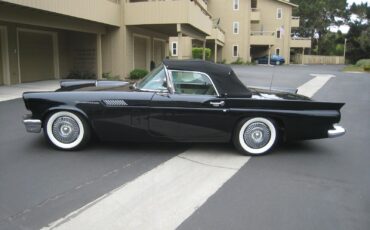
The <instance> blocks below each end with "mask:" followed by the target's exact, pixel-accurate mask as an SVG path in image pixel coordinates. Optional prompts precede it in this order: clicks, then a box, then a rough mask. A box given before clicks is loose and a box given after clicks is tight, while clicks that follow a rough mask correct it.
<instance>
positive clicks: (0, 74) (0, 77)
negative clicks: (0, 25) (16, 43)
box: [0, 31, 4, 85]
mask: <svg viewBox="0 0 370 230" xmlns="http://www.w3.org/2000/svg"><path fill="white" fill-rule="evenodd" d="M1 42H2V41H1V31H0V85H3V84H4V66H3V49H2V47H1Z"/></svg>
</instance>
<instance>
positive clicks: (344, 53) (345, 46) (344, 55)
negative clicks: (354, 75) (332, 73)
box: [343, 38, 347, 64]
mask: <svg viewBox="0 0 370 230" xmlns="http://www.w3.org/2000/svg"><path fill="white" fill-rule="evenodd" d="M346 49H347V38H345V39H344V52H343V58H344V64H346Z"/></svg>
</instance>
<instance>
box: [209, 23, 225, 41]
mask: <svg viewBox="0 0 370 230" xmlns="http://www.w3.org/2000/svg"><path fill="white" fill-rule="evenodd" d="M207 39H211V40H217V41H219V42H221V43H225V31H224V30H222V29H221V28H219V27H214V28H213V29H212V34H211V36H208V37H207Z"/></svg>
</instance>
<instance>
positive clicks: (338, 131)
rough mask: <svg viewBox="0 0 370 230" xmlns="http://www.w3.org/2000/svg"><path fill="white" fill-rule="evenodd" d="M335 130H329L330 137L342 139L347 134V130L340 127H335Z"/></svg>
mask: <svg viewBox="0 0 370 230" xmlns="http://www.w3.org/2000/svg"><path fill="white" fill-rule="evenodd" d="M333 127H334V129H330V130H328V137H330V138H334V137H340V136H343V135H344V134H345V133H346V130H345V129H344V128H343V127H342V126H339V125H334V126H333Z"/></svg>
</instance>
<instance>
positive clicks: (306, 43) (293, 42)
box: [290, 34, 311, 48]
mask: <svg viewBox="0 0 370 230" xmlns="http://www.w3.org/2000/svg"><path fill="white" fill-rule="evenodd" d="M290 47H291V48H311V38H310V37H308V38H304V37H298V36H295V35H294V34H292V37H291V38H290Z"/></svg>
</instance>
